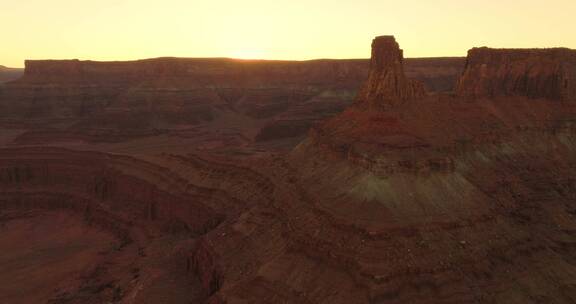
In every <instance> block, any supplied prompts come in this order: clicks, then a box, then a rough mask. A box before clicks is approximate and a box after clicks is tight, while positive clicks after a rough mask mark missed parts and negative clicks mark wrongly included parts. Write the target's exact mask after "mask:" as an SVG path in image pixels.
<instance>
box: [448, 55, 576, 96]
mask: <svg viewBox="0 0 576 304" xmlns="http://www.w3.org/2000/svg"><path fill="white" fill-rule="evenodd" d="M575 83H576V51H574V50H570V49H562V48H558V49H527V50H515V49H489V48H485V47H484V48H474V49H471V50H470V51H469V52H468V59H467V62H466V67H465V70H464V73H463V74H462V77H461V78H460V80H459V81H458V85H457V92H458V94H459V95H461V96H475V97H497V96H526V97H529V98H550V99H557V100H574V99H576V84H575Z"/></svg>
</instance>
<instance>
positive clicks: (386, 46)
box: [357, 36, 426, 108]
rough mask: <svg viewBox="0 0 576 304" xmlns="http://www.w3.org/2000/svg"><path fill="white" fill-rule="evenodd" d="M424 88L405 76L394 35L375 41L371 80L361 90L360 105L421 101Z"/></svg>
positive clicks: (401, 54) (372, 106)
mask: <svg viewBox="0 0 576 304" xmlns="http://www.w3.org/2000/svg"><path fill="white" fill-rule="evenodd" d="M425 94H426V93H425V90H424V85H423V84H422V83H421V82H419V81H415V80H411V79H408V78H407V77H406V75H405V74H404V55H403V51H402V50H401V49H400V47H399V46H398V43H397V42H396V40H395V39H394V37H392V36H380V37H376V38H375V39H374V41H372V57H371V60H370V70H369V75H368V80H367V81H366V82H365V84H364V86H363V87H362V89H361V91H360V93H359V95H358V101H357V104H359V105H365V106H368V107H369V108H380V107H386V106H393V105H394V104H396V103H398V102H403V101H405V100H411V99H417V98H422V97H423V96H424V95H425Z"/></svg>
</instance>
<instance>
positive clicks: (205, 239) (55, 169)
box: [0, 37, 576, 304]
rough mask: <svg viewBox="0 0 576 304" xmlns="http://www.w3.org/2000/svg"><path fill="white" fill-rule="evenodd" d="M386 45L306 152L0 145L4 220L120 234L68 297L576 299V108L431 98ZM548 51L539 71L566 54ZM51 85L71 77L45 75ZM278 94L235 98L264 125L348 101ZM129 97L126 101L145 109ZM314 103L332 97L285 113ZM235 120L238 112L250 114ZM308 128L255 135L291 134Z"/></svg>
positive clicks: (227, 96) (520, 99)
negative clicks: (360, 86) (55, 222)
mask: <svg viewBox="0 0 576 304" xmlns="http://www.w3.org/2000/svg"><path fill="white" fill-rule="evenodd" d="M374 46H375V51H374V52H373V54H374V58H372V62H373V63H374V64H373V65H372V68H373V70H371V71H370V73H369V75H372V77H369V78H368V80H367V82H366V84H365V86H364V90H363V91H362V93H361V94H359V95H358V96H357V99H356V103H355V104H354V105H351V106H350V107H348V108H347V109H346V110H345V111H344V112H342V113H339V114H337V115H335V116H334V117H332V118H330V119H328V120H325V121H323V122H322V123H320V124H318V125H317V126H315V127H313V128H312V129H311V131H310V132H309V134H308V136H307V138H306V139H305V140H304V141H303V142H302V143H300V144H299V145H298V146H297V147H296V148H295V149H294V151H293V152H291V153H290V154H288V155H284V154H281V153H275V154H271V155H269V154H262V155H259V156H258V157H253V156H252V155H250V156H248V155H247V154H242V153H232V152H230V153H228V154H226V155H225V156H223V155H221V154H218V155H215V153H213V151H212V150H209V149H206V150H202V149H200V148H201V147H200V146H198V145H188V144H186V143H185V142H184V141H183V140H182V138H184V137H181V138H178V141H177V144H178V145H177V146H176V148H174V147H171V149H176V150H174V151H170V152H169V153H168V151H167V149H168V143H167V141H163V140H159V139H158V138H155V137H152V138H153V140H150V141H139V142H136V141H135V142H130V141H127V142H125V143H116V144H82V145H77V146H75V145H72V144H70V145H68V148H66V149H62V148H47V147H41V146H40V147H38V146H37V147H13V148H10V149H0V221H2V222H5V223H7V224H10V223H11V222H12V223H13V221H14V220H22V219H25V218H26V216H28V215H29V213H28V212H29V211H30V210H35V212H44V210H46V209H48V210H50V211H54V212H59V211H61V210H66V211H70V212H72V214H77V215H80V218H82V219H85V221H86V223H88V224H91V225H92V227H102V229H104V230H105V231H108V232H110V233H111V234H112V235H114V236H116V238H117V243H116V244H117V246H113V248H112V249H110V250H106V251H105V252H104V253H103V255H102V258H101V259H98V260H97V263H96V264H97V265H98V266H99V267H97V268H96V269H91V270H92V271H89V272H87V274H86V275H80V276H78V277H79V279H78V280H77V281H74V280H72V283H70V281H66V283H70V285H69V286H68V287H67V288H60V285H59V286H58V287H59V289H58V290H59V291H55V294H53V295H52V297H51V299H50V300H53V302H57V303H58V302H65V303H101V302H120V303H132V302H134V303H162V302H167V301H169V302H170V303H189V302H191V301H192V302H200V303H202V302H204V303H362V304H364V303H366V304H368V303H423V304H424V303H546V302H548V303H573V302H574V301H576V287H575V286H574V284H573V282H574V280H575V279H576V275H575V273H576V267H575V266H574V265H575V264H574V261H576V252H575V251H574V248H575V247H576V240H575V238H574V235H575V234H576V220H575V218H574V216H573V215H574V213H575V211H574V210H575V208H574V201H575V199H576V175H575V173H574V172H576V171H575V168H576V157H575V155H576V154H575V153H574V152H575V151H576V107H575V106H574V104H573V103H570V102H559V100H558V99H557V97H555V96H549V97H546V96H539V97H538V98H532V97H535V96H530V95H529V94H524V93H522V94H516V93H515V94H514V96H504V95H494V96H493V97H490V96H488V95H483V96H482V98H471V97H470V95H468V94H466V93H465V92H462V91H459V94H438V93H437V94H423V92H422V91H421V90H420V89H417V86H413V85H411V84H410V83H411V82H410V81H409V80H408V79H407V77H406V76H405V75H408V73H407V71H405V70H410V67H407V66H406V64H404V66H403V65H402V61H401V60H400V59H401V55H402V54H401V51H400V48H399V47H398V46H397V44H395V43H394V40H393V39H392V38H390V37H384V38H377V39H376V42H375V43H374ZM509 52H511V53H514V52H518V54H520V55H521V54H523V52H524V51H522V50H518V51H509ZM520 55H519V56H520ZM539 56H540V57H539V59H537V58H533V59H531V60H532V61H533V62H534V64H536V65H537V63H538V62H540V61H542V62H548V61H549V60H552V61H553V58H552V59H551V58H549V57H548V56H549V54H547V53H546V54H540V55H539ZM469 61H470V60H469ZM430 66H431V65H430ZM430 66H428V68H430ZM507 66H508V65H507V64H503V66H501V67H499V68H496V69H497V70H499V69H506V68H507ZM535 73H536V72H535ZM151 75H152V74H151ZM366 75H368V73H367V74H366ZM471 75H472V74H468V73H464V75H463V76H462V80H461V81H460V83H464V82H465V81H464V79H466V77H472V76H471ZM507 75H509V76H510V77H512V78H515V77H516V76H514V75H513V74H512V73H509V74H507ZM147 77H148V76H147ZM150 77H153V76H150ZM474 77H479V78H481V75H476V76H474ZM539 77H540V76H539V75H537V73H536V74H535V75H533V78H534V79H540V78H539ZM272 78H273V77H272ZM468 80H469V81H471V82H473V83H476V82H477V80H474V79H468ZM34 81H37V80H34ZM503 81H505V82H506V81H508V80H506V79H503ZM150 83H159V82H158V81H156V80H154V81H151V82H150ZM487 83H489V82H487ZM25 86H26V85H25V84H23V83H19V84H16V85H15V86H14V87H10V88H9V90H13V89H14V88H15V87H20V88H24V87H25ZM40 86H42V87H46V88H50V89H54V87H58V85H47V84H46V83H44V84H40V85H38V84H33V85H30V87H32V88H38V87H40ZM107 86H108V85H106V86H102V87H107ZM80 87H82V86H80ZM102 87H99V88H102ZM132 88H133V90H134V87H132ZM260 89H262V88H260ZM260 89H258V90H256V89H254V88H252V90H253V91H251V94H253V95H251V96H255V97H253V98H251V99H250V100H257V101H258V102H251V101H249V100H248V98H244V97H242V98H238V96H239V95H240V96H244V95H242V94H244V93H239V92H240V91H238V90H235V89H230V88H228V89H227V90H221V91H220V92H221V94H219V95H218V96H221V97H222V99H223V100H226V101H227V102H226V103H225V104H228V105H234V106H235V107H236V109H240V108H242V109H249V110H246V111H245V112H242V113H246V116H250V117H252V118H254V119H258V120H259V119H264V118H265V117H270V116H271V115H277V116H274V117H280V118H282V119H281V120H283V121H290V120H291V119H293V118H295V117H303V116H304V115H311V116H312V117H318V116H317V115H318V114H317V113H314V112H315V111H317V112H324V111H327V109H330V107H329V106H328V104H330V103H331V102H336V100H339V99H342V97H343V96H344V95H339V94H342V91H340V92H339V93H335V90H327V91H323V93H322V94H321V95H320V96H321V97H320V96H318V95H315V96H314V97H310V96H307V95H306V96H304V94H299V93H298V92H294V91H282V94H280V95H277V96H276V95H275V96H276V97H272V96H271V95H270V94H268V93H267V92H269V91H267V90H270V88H266V89H264V90H260ZM543 91H546V90H543ZM4 92H6V91H3V93H4ZM21 92H26V91H25V90H24V89H23V91H21ZM95 92H100V93H99V94H105V93H106V92H108V91H106V90H100V89H95ZM101 92H104V93H101ZM204 92H212V91H210V90H207V91H204ZM242 92H244V91H242ZM546 92H547V91H546ZM22 94H26V93H22ZM130 94H133V92H132V91H131V92H125V93H124V95H123V96H124V97H122V101H123V102H125V108H122V109H130V107H133V106H135V104H138V103H136V102H134V100H133V99H131V98H132V97H130V98H128V97H127V96H132V95H130ZM178 94H180V93H178ZM206 94H208V93H206ZM4 96H6V95H4ZM102 96H103V95H102ZM143 96H145V95H144V94H143ZM170 96H172V98H173V96H174V95H170ZM346 96H347V95H346ZM141 98H142V99H144V100H146V98H145V97H141ZM318 98H323V99H321V100H318ZM347 98H350V99H352V98H353V97H350V96H348V97H347ZM102 99H104V98H102ZM166 99H168V98H166ZM300 99H307V100H308V99H309V100H316V101H314V102H312V101H310V102H308V103H298V106H295V107H289V106H287V105H286V104H291V103H290V102H288V101H292V100H300ZM31 100H34V99H33V98H31ZM53 100H54V101H57V100H61V98H60V97H57V95H55V96H54V99H53ZM158 100H159V101H160V100H164V99H158ZM199 100H203V99H201V98H199ZM35 102H36V104H39V103H40V101H39V100H36V101H35ZM54 104H56V103H54ZM151 104H152V103H149V104H147V105H149V106H150V105H151ZM311 105H313V106H311ZM30 108H33V107H32V106H30ZM103 108H104V109H105V110H108V108H107V106H106V104H105V103H103ZM57 109H59V108H58V107H53V108H52V111H54V110H57ZM120 109H121V108H120V107H116V108H115V110H116V111H118V112H122V111H121V110H120ZM310 109H314V111H313V113H310V111H309V110H310ZM56 112H58V111H56ZM0 113H1V112H0ZM222 113H224V112H218V114H219V115H215V116H214V117H220V118H223V120H220V121H219V123H223V121H224V120H226V121H227V123H230V121H234V123H238V124H244V123H246V121H245V120H240V119H239V116H226V115H228V114H229V112H228V113H227V114H226V115H224V114H222ZM60 114H62V113H60ZM62 115H63V114H62ZM66 115H67V114H66ZM220 115H221V116H220ZM103 117H107V118H106V119H109V121H110V122H113V123H119V122H118V120H117V119H113V118H112V116H106V115H104V116H103ZM119 117H127V116H119ZM224 118H225V119H224ZM25 121H26V122H27V123H38V120H35V119H33V118H32V117H28V118H27V119H26V120H25ZM134 121H135V122H139V121H142V120H141V119H136V118H135V119H134ZM213 121H218V120H217V119H216V120H213ZM278 121H280V120H278ZM267 122H269V121H267ZM60 123H62V122H60ZM228 126H229V125H228ZM290 126H293V124H291V123H287V124H286V125H284V126H283V127H280V128H277V129H273V131H271V132H265V131H262V129H259V130H258V132H255V134H257V136H256V137H260V139H261V140H262V141H264V140H267V139H270V138H272V139H273V138H277V135H276V134H281V133H283V132H287V133H289V132H290V131H291V129H290ZM255 129H258V128H255ZM221 130H224V128H222V129H221ZM178 131H182V130H178ZM228 131H229V132H232V131H231V130H228ZM229 134H230V133H225V132H222V133H221V134H219V136H220V137H219V138H220V139H221V140H222V141H223V142H224V141H225V140H224V139H227V136H229ZM288 135H292V134H288ZM11 136H12V137H18V134H13V135H11ZM28 136H31V135H30V134H29V135H28ZM187 136H190V137H194V136H202V134H201V133H198V134H187ZM8 137H10V136H5V135H4V134H2V137H0V139H3V138H6V139H3V140H5V141H6V142H9V143H11V144H13V143H14V141H13V140H10V138H8ZM20 138H22V137H20ZM227 143H228V144H229V145H231V146H233V145H240V144H241V143H240V144H239V143H234V142H231V141H230V142H227ZM62 145H64V144H62ZM258 148H259V149H263V150H266V148H267V146H263V145H262V146H258ZM268 148H269V147H268ZM73 149H78V150H98V151H100V152H81V151H75V150H73ZM192 149H194V150H192ZM176 151H177V152H176ZM11 229H12V228H11ZM0 233H1V232H0ZM0 241H1V238H0ZM70 277H73V276H70ZM74 282H75V283H74ZM182 282H185V283H186V284H188V285H186V284H184V285H179V284H177V283H182ZM65 285H66V284H65ZM167 297H172V298H170V300H167Z"/></svg>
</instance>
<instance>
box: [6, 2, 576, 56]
mask: <svg viewBox="0 0 576 304" xmlns="http://www.w3.org/2000/svg"><path fill="white" fill-rule="evenodd" d="M575 13H576V0H547V1H542V0H538V1H535V0H524V1H520V0H481V1H480V0H395V1H388V0H379V1H378V0H355V1H354V0H330V1H329V0H290V1H280V0H276V1H274V0H204V1H200V0H162V1H147V0H50V1H48V0H0V65H6V66H12V67H22V66H23V65H24V60H25V59H70V58H78V59H92V60H131V59H141V58H151V57H162V56H174V57H236V58H263V59H297V60H302V59H315V58H367V57H369V56H370V42H371V40H372V38H373V37H374V36H377V35H384V34H386V35H395V36H396V39H397V40H398V41H399V43H400V45H401V47H402V48H403V49H404V50H405V56H406V57H433V56H464V55H465V54H466V51H467V50H468V49H469V48H471V47H474V46H490V47H556V46H565V47H571V48H576V17H575Z"/></svg>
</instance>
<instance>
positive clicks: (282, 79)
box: [0, 58, 463, 149]
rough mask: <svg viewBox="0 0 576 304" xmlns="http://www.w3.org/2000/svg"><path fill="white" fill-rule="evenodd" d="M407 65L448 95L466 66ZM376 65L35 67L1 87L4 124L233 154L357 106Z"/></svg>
mask: <svg viewBox="0 0 576 304" xmlns="http://www.w3.org/2000/svg"><path fill="white" fill-rule="evenodd" d="M412 62H413V63H412ZM405 65H406V66H408V67H410V69H409V71H410V73H412V74H414V75H416V76H417V77H421V78H422V79H425V80H426V81H427V86H428V87H429V88H430V89H431V90H433V91H437V90H439V91H443V90H451V89H452V88H453V84H454V83H455V78H456V75H457V74H459V73H460V69H461V66H463V59H461V58H448V59H447V58H430V59H418V60H412V61H411V60H408V61H407V62H406V63H405ZM368 66H369V62H368V61H367V60H312V61H261V60H233V59H217V58H216V59H187V58H157V59H147V60H139V61H129V62H94V61H79V60H44V61H43V60H38V61H36V60H32V61H27V62H26V72H25V74H24V76H23V77H22V78H20V79H18V80H17V81H13V82H10V83H8V84H5V85H4V86H3V87H1V88H0V125H3V126H6V127H11V128H20V129H27V130H28V131H27V132H26V133H25V134H22V135H21V136H18V137H17V138H16V141H15V142H16V143H19V144H38V143H48V142H62V141H85V142H86V141H87V142H122V141H127V140H131V139H135V138H144V137H154V136H164V135H168V136H175V137H181V138H182V137H186V138H188V139H196V141H195V142H192V143H191V144H193V145H196V146H210V147H214V143H217V142H222V144H220V145H219V146H220V147H222V148H224V149H226V148H227V147H228V146H230V142H234V145H235V146H239V145H241V144H244V145H246V146H250V145H253V143H254V142H268V141H273V140H278V139H289V140H290V139H291V138H296V139H297V138H299V137H301V136H303V135H304V134H305V133H306V131H307V130H308V129H309V127H310V126H311V125H313V124H314V123H316V122H317V121H319V120H322V119H324V118H326V117H329V116H332V115H334V114H335V113H338V112H340V111H342V109H344V108H345V107H346V106H347V105H349V104H350V103H352V101H353V99H354V96H355V94H356V92H357V90H358V88H359V87H360V86H361V84H362V82H363V81H364V80H365V78H366V75H368ZM375 77H376V76H375ZM223 133H224V134H227V135H225V136H226V137H227V138H226V140H222V137H223V135H222V134H223ZM293 142H294V140H291V141H290V143H288V144H287V145H288V146H292V145H293Z"/></svg>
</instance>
